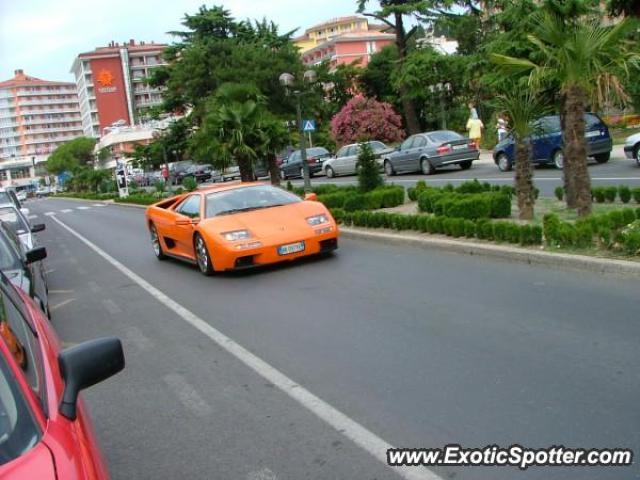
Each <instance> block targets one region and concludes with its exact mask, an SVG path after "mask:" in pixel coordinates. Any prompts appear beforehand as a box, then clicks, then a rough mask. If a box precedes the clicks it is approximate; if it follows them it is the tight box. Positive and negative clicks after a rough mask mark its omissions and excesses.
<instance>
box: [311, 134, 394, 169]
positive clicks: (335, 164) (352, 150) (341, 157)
mask: <svg viewBox="0 0 640 480" xmlns="http://www.w3.org/2000/svg"><path fill="white" fill-rule="evenodd" d="M366 143H368V144H369V146H370V147H371V149H372V150H373V153H374V154H375V156H376V161H377V162H378V164H379V166H380V169H381V170H382V169H383V157H384V156H386V155H389V154H391V153H392V152H393V151H394V149H393V148H391V147H388V146H387V145H385V144H384V143H382V142H378V141H372V142H366ZM359 154H360V144H358V143H352V144H351V145H345V146H344V147H342V148H341V149H340V150H338V153H336V156H335V157H333V158H330V159H328V160H325V161H324V163H323V164H322V170H323V171H324V173H325V175H326V176H327V177H329V178H333V177H336V176H338V175H353V174H355V173H357V171H358V155H359Z"/></svg>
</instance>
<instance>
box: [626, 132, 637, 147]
mask: <svg viewBox="0 0 640 480" xmlns="http://www.w3.org/2000/svg"><path fill="white" fill-rule="evenodd" d="M636 142H640V133H634V134H633V135H631V136H629V137H627V139H626V140H625V142H624V143H625V145H635V144H636Z"/></svg>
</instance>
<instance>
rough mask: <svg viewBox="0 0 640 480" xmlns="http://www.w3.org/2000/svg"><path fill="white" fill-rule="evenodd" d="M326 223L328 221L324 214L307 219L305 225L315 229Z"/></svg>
mask: <svg viewBox="0 0 640 480" xmlns="http://www.w3.org/2000/svg"><path fill="white" fill-rule="evenodd" d="M328 222H329V219H328V218H327V216H326V215H325V214H324V213H321V214H320V215H314V216H313V217H308V218H307V223H308V224H309V225H311V226H312V227H315V226H316V225H322V224H323V223H328Z"/></svg>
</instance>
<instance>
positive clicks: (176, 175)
mask: <svg viewBox="0 0 640 480" xmlns="http://www.w3.org/2000/svg"><path fill="white" fill-rule="evenodd" d="M191 167H193V162H191V161H190V160H183V161H181V162H176V163H174V164H172V165H171V166H170V168H169V181H170V183H171V184H172V185H180V184H181V183H182V180H183V179H184V178H185V177H186V176H187V175H188V172H189V169H190V168H191Z"/></svg>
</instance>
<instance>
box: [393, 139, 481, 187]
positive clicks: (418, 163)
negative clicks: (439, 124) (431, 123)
mask: <svg viewBox="0 0 640 480" xmlns="http://www.w3.org/2000/svg"><path fill="white" fill-rule="evenodd" d="M479 157H480V152H479V151H478V149H477V148H476V147H475V144H474V143H473V142H472V141H471V140H470V139H469V138H467V137H463V136H462V135H460V134H459V133H456V132H452V131H450V130H437V131H434V132H426V133H418V134H416V135H412V136H410V137H409V138H407V139H406V140H405V141H404V142H402V144H401V145H400V146H399V147H398V148H397V149H396V150H394V152H393V153H391V154H389V155H387V156H385V157H384V160H383V162H384V171H385V173H386V174H387V175H389V176H391V175H395V174H397V173H412V172H422V173H424V174H425V175H430V174H432V173H434V172H435V171H436V168H439V167H445V166H448V165H459V166H460V168H462V169H463V170H467V169H468V168H471V165H472V164H473V162H474V161H475V160H477V159H478V158H479Z"/></svg>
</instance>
